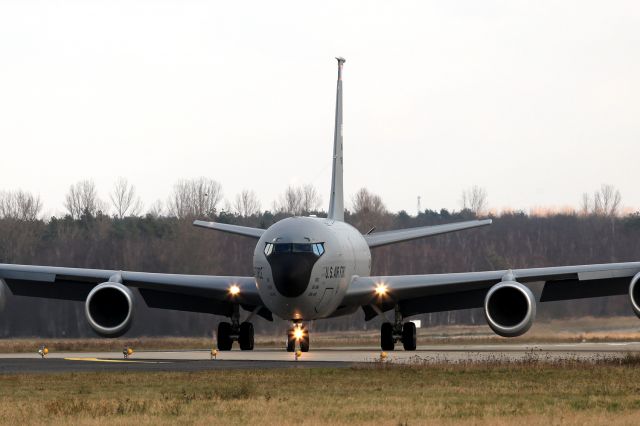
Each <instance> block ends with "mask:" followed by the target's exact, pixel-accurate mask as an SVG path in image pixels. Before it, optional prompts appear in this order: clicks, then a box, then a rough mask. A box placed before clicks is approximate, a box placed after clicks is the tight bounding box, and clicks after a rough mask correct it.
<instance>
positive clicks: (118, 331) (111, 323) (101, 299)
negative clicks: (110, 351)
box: [84, 282, 134, 337]
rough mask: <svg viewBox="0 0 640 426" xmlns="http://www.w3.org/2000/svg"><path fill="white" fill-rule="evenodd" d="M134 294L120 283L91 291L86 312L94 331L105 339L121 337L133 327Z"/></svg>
mask: <svg viewBox="0 0 640 426" xmlns="http://www.w3.org/2000/svg"><path fill="white" fill-rule="evenodd" d="M133 301H134V298H133V293H132V292H131V290H130V289H129V288H127V287H125V286H124V285H122V284H120V283H113V282H106V283H102V284H99V285H97V286H96V287H94V288H93V290H91V292H90V293H89V295H88V296H87V301H86V302H85V306H84V312H85V315H86V316H87V321H89V325H90V326H91V328H93V330H94V331H95V332H96V333H98V334H99V335H101V336H104V337H120V336H122V335H123V334H124V333H126V332H127V331H128V330H129V328H130V327H131V322H132V320H133Z"/></svg>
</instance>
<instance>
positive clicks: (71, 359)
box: [65, 358, 171, 364]
mask: <svg viewBox="0 0 640 426" xmlns="http://www.w3.org/2000/svg"><path fill="white" fill-rule="evenodd" d="M65 360H67V361H91V362H120V363H124V362H132V363H138V364H171V362H169V361H137V360H132V359H102V358H65Z"/></svg>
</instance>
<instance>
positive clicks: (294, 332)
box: [287, 322, 309, 352]
mask: <svg viewBox="0 0 640 426" xmlns="http://www.w3.org/2000/svg"><path fill="white" fill-rule="evenodd" d="M296 343H298V344H299V345H300V351H302V352H309V329H308V328H307V327H305V325H304V324H302V323H301V322H294V323H293V325H292V326H291V328H289V330H288V331H287V352H295V350H296Z"/></svg>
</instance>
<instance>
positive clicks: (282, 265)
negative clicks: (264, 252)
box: [268, 253, 318, 297]
mask: <svg viewBox="0 0 640 426" xmlns="http://www.w3.org/2000/svg"><path fill="white" fill-rule="evenodd" d="M316 260H318V258H317V257H316V256H315V255H314V254H313V253H282V254H277V253H274V254H272V255H271V256H269V258H268V261H269V265H270V266H271V274H272V275H273V282H274V284H275V286H276V289H277V290H278V292H279V293H280V294H282V295H283V296H285V297H298V296H300V295H302V293H304V292H305V290H306V289H307V286H308V285H309V279H310V278H311V270H312V269H313V265H314V264H315V263H316Z"/></svg>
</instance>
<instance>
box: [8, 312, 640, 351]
mask: <svg viewBox="0 0 640 426" xmlns="http://www.w3.org/2000/svg"><path fill="white" fill-rule="evenodd" d="M639 324H640V322H639V321H638V319H637V318H636V317H635V316H634V317H615V318H593V317H585V318H580V319H574V320H552V321H539V322H536V323H535V324H534V326H533V327H532V329H531V330H530V331H529V332H528V333H527V334H525V335H524V336H520V337H516V338H512V339H505V338H502V337H499V336H497V335H495V334H493V333H492V332H491V330H490V329H489V327H488V326H486V325H476V326H468V325H449V326H436V327H428V328H422V329H420V330H419V332H418V333H419V341H418V342H419V344H421V345H438V344H485V343H496V344H499V343H504V342H508V343H559V342H607V341H617V342H622V341H640V331H637V330H638V329H639V328H640V327H639ZM379 338H380V337H379V331H378V330H377V329H375V327H372V329H370V330H367V331H344V332H334V333H319V332H313V331H312V336H311V339H312V345H313V348H323V347H336V346H371V347H378V345H379ZM42 343H46V344H47V345H48V346H49V348H50V349H51V350H53V351H56V352H61V351H64V352H66V351H74V352H75V351H79V352H82V351H121V350H122V348H123V347H124V346H132V347H134V348H135V349H136V350H159V349H210V348H211V347H212V346H213V345H214V341H213V339H211V338H208V337H137V338H120V339H100V338H94V339H38V338H26V339H0V353H18V352H34V351H35V350H37V348H38V347H39V346H40V345H41V344H42ZM256 345H257V346H258V347H263V348H274V347H284V335H283V336H262V335H259V336H256Z"/></svg>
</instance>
